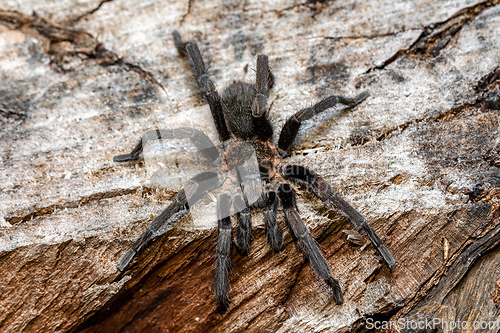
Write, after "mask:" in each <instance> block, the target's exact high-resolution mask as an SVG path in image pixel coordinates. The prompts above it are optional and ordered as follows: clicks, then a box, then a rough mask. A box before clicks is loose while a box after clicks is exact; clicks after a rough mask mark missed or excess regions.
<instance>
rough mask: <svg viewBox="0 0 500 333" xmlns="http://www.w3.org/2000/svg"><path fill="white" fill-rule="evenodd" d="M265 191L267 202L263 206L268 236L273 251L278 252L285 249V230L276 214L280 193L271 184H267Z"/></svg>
mask: <svg viewBox="0 0 500 333" xmlns="http://www.w3.org/2000/svg"><path fill="white" fill-rule="evenodd" d="M264 191H265V195H266V202H265V204H264V207H263V208H262V214H263V215H264V225H265V227H266V237H267V241H268V242H269V244H270V245H271V249H272V250H273V252H275V253H277V252H280V251H281V250H283V230H282V229H281V227H280V226H279V224H278V221H277V220H276V214H277V212H278V195H277V194H276V191H275V190H274V188H273V187H272V185H271V184H266V187H265V188H264Z"/></svg>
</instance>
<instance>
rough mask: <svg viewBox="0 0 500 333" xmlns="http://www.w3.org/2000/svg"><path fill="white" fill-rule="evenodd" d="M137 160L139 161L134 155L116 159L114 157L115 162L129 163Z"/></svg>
mask: <svg viewBox="0 0 500 333" xmlns="http://www.w3.org/2000/svg"><path fill="white" fill-rule="evenodd" d="M135 160H137V158H135V157H134V156H132V154H123V155H116V156H115V157H113V162H128V161H135Z"/></svg>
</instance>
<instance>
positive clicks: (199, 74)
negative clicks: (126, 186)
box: [114, 31, 395, 310]
mask: <svg viewBox="0 0 500 333" xmlns="http://www.w3.org/2000/svg"><path fill="white" fill-rule="evenodd" d="M173 36H174V42H175V46H176V48H177V50H178V51H179V54H180V55H182V56H186V57H187V58H188V61H189V64H190V66H191V70H192V73H193V76H194V77H195V79H196V81H197V83H198V87H199V89H200V91H201V94H202V96H203V98H204V99H205V100H206V101H207V102H208V104H209V106H210V110H211V113H212V117H213V119H214V122H215V127H216V129H217V134H218V137H219V140H220V141H221V142H222V144H221V147H217V146H216V145H215V144H214V143H213V142H212V141H211V140H210V138H209V137H208V136H206V135H205V134H204V133H203V132H201V131H199V130H196V129H192V128H184V127H183V128H176V129H170V130H153V131H149V132H148V133H146V135H145V136H144V137H143V139H142V140H141V141H140V142H139V144H137V146H136V147H135V148H134V149H133V150H132V152H131V153H129V154H124V155H118V156H115V158H114V161H116V162H124V161H131V160H137V159H140V158H141V157H142V152H143V147H144V145H145V143H146V142H147V141H148V140H151V139H159V138H164V139H165V138H166V139H168V138H186V139H190V140H191V142H192V143H193V144H194V145H195V146H196V147H197V148H198V150H199V151H200V154H201V155H202V156H203V157H204V158H205V159H206V160H207V161H209V162H210V163H211V164H212V165H217V166H218V170H217V172H203V173H201V174H199V175H197V176H195V177H193V178H192V179H191V180H190V181H189V183H188V184H187V185H186V186H185V187H184V189H183V190H181V191H180V192H179V193H178V194H177V196H176V198H175V199H174V200H173V201H172V202H171V203H170V205H169V206H168V207H167V208H166V209H165V210H164V211H163V212H162V213H161V214H160V215H159V216H158V217H156V218H155V219H154V220H153V221H152V223H151V224H150V225H149V226H148V228H147V230H146V231H145V232H144V234H143V235H142V236H141V237H140V238H139V239H138V240H137V241H136V242H135V243H134V245H133V246H132V248H131V249H130V250H129V251H128V252H127V253H126V254H125V255H124V256H123V257H122V259H121V260H120V263H119V264H118V268H119V269H120V270H124V269H125V268H126V267H127V266H128V264H129V263H130V262H131V261H132V259H133V258H134V256H135V255H136V254H137V253H139V252H140V251H141V250H142V249H143V248H144V247H145V246H146V245H147V243H148V242H149V241H150V240H151V238H153V235H154V234H155V232H156V231H157V230H158V229H159V228H160V227H161V226H162V225H164V224H165V223H167V222H174V221H175V220H176V219H177V218H179V216H180V215H181V214H185V213H187V212H189V209H190V208H191V207H192V206H193V205H196V204H197V203H198V202H199V201H201V200H202V199H203V198H204V197H205V196H206V195H207V194H208V193H210V192H211V191H213V190H215V189H218V188H220V192H219V195H218V198H217V219H218V243H217V251H216V276H215V294H216V298H217V302H218V305H219V308H220V309H222V310H223V309H225V308H227V306H228V305H229V302H230V301H229V272H230V267H231V259H230V256H229V254H230V248H231V243H232V238H233V226H232V222H231V216H234V217H235V218H236V220H237V221H238V224H237V229H236V232H235V239H236V245H237V247H238V249H239V250H240V252H241V253H243V254H246V253H248V252H249V250H250V244H251V240H252V218H251V209H253V208H259V209H261V210H262V214H263V216H264V224H265V228H266V237H267V239H268V242H269V244H270V246H271V249H272V250H273V251H274V252H278V251H281V250H282V248H283V231H282V229H281V227H280V226H279V224H278V223H277V217H276V215H277V211H278V206H279V205H280V203H281V207H282V209H283V212H284V215H285V221H286V222H287V225H288V228H289V229H290V232H291V234H292V236H293V237H294V239H295V241H296V242H297V244H298V247H299V248H300V250H301V251H302V252H303V254H304V255H305V256H306V257H307V259H308V260H309V261H310V262H311V265H312V267H313V269H314V271H315V272H316V273H317V274H318V275H319V276H320V277H321V278H322V279H323V280H324V281H325V282H326V284H327V285H328V286H330V287H331V289H332V290H333V296H334V299H335V302H336V303H337V304H342V303H343V295H342V289H341V287H340V283H339V282H338V280H337V279H335V278H334V277H333V276H332V273H331V270H330V267H329V265H328V263H327V261H326V260H325V258H324V257H323V255H322V253H321V251H320V250H319V248H318V245H317V243H316V241H315V240H314V238H313V237H312V235H311V233H310V232H309V230H308V229H307V227H306V226H305V224H304V223H303V221H302V219H301V218H300V215H299V213H298V208H297V204H296V198H295V192H294V190H293V188H292V187H291V186H290V184H289V183H288V181H292V182H294V183H296V184H298V185H300V186H303V187H304V188H305V189H306V190H308V191H310V192H311V193H313V194H314V195H316V196H317V197H318V198H320V199H321V200H322V201H323V202H324V204H325V205H326V206H327V207H329V208H331V209H335V210H337V211H339V213H340V214H342V215H343V216H345V217H346V218H347V219H348V220H349V221H350V222H351V224H352V226H353V227H354V229H355V230H356V231H358V232H361V233H362V234H364V235H365V236H367V237H368V238H369V239H370V241H371V242H372V244H373V245H374V247H375V248H376V249H377V251H378V252H379V253H380V255H381V256H382V258H383V260H384V261H385V263H386V264H387V265H388V266H389V267H391V266H392V265H394V263H395V261H394V259H393V257H392V255H391V254H390V252H389V251H388V250H387V248H386V247H385V246H384V245H383V244H382V241H381V240H380V238H379V237H378V236H377V234H376V233H375V232H374V231H373V230H372V229H371V227H370V226H369V225H368V222H367V221H366V219H365V218H364V217H363V216H362V215H361V214H360V213H359V212H358V211H357V210H356V209H354V208H353V207H352V206H350V205H349V204H348V203H347V202H346V201H344V200H343V199H342V198H341V197H340V196H339V195H338V194H337V193H336V192H335V191H334V190H333V188H332V187H331V186H330V185H329V184H328V183H327V182H326V181H325V180H323V179H322V178H321V177H320V176H318V175H317V174H316V173H314V172H313V171H311V170H308V169H306V168H304V167H302V166H298V165H290V164H287V163H286V160H285V157H286V155H287V154H288V151H289V149H290V147H291V146H292V143H293V141H294V139H295V137H296V135H297V133H298V130H299V128H300V126H301V123H302V122H303V121H305V120H308V119H310V118H312V117H313V116H314V115H316V114H318V113H320V112H322V111H324V110H326V109H328V108H330V107H333V106H335V105H336V104H338V103H340V104H343V105H345V106H347V107H354V106H356V105H358V104H359V103H361V102H362V101H363V100H364V99H366V98H367V97H368V96H369V94H368V93H367V92H362V93H361V94H359V95H358V96H356V97H354V98H346V97H342V96H335V95H331V96H329V97H327V98H325V99H323V100H322V101H320V102H318V103H316V104H315V105H313V106H312V107H309V108H305V109H302V110H300V111H298V112H297V113H295V114H294V115H293V116H291V117H290V118H289V119H288V120H287V122H286V123H285V125H284V127H283V129H282V131H281V133H280V135H279V139H278V143H277V145H275V144H273V143H272V142H271V139H272V137H273V127H272V125H271V123H270V121H269V118H268V109H267V98H268V97H269V91H270V90H271V88H272V87H273V85H274V75H273V74H272V73H271V70H270V68H269V59H268V57H267V56H266V55H264V54H261V55H259V56H258V57H257V69H256V72H257V74H256V82H255V84H250V83H245V82H240V81H235V82H233V83H232V84H230V85H229V86H228V87H227V88H226V89H225V90H224V91H223V93H222V94H219V93H218V92H217V90H216V87H215V85H214V83H213V82H212V81H211V79H210V78H209V76H208V74H207V71H206V68H205V64H204V62H203V59H202V57H201V54H200V51H199V49H198V46H197V45H196V43H194V42H190V43H184V42H183V41H182V39H181V37H180V35H179V33H178V32H177V31H175V32H174V33H173Z"/></svg>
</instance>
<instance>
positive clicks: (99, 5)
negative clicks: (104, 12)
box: [67, 0, 114, 25]
mask: <svg viewBox="0 0 500 333" xmlns="http://www.w3.org/2000/svg"><path fill="white" fill-rule="evenodd" d="M112 1H114V0H102V1H101V2H100V3H99V4H98V5H97V6H96V7H95V8H93V9H91V10H89V11H87V12H85V13H83V14H82V15H80V16H77V17H75V18H73V19H71V20H69V21H68V22H67V24H68V25H74V24H76V23H78V22H79V21H80V20H81V19H83V18H85V17H87V16H90V15H92V14H94V13H95V12H97V11H98V10H99V9H101V7H102V6H103V5H104V4H105V3H107V2H112Z"/></svg>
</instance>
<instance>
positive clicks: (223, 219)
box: [215, 189, 233, 311]
mask: <svg viewBox="0 0 500 333" xmlns="http://www.w3.org/2000/svg"><path fill="white" fill-rule="evenodd" d="M232 204H233V196H232V194H231V193H229V191H227V190H224V189H223V191H222V192H221V193H220V195H219V198H218V200H217V214H218V223H217V224H218V233H219V235H218V241H217V252H216V268H215V297H216V298H217V303H218V307H219V310H221V311H224V310H226V309H227V307H228V305H229V303H230V299H229V272H230V270H231V257H230V254H231V233H232V228H233V227H232V224H231V206H232Z"/></svg>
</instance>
